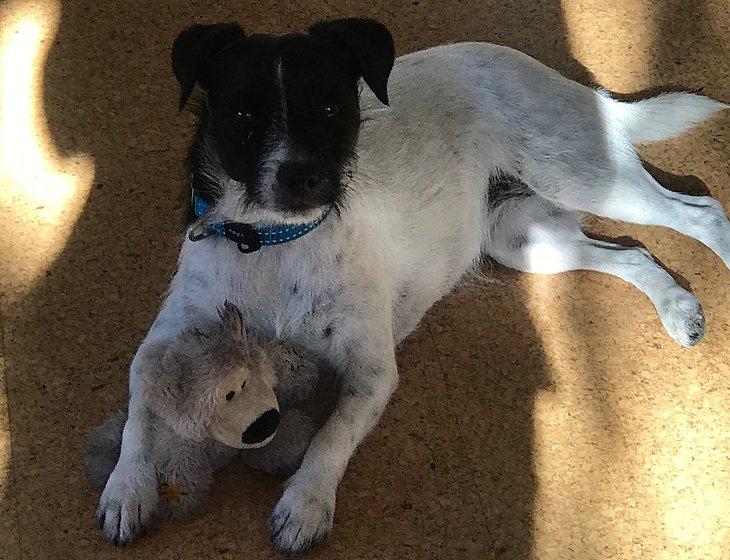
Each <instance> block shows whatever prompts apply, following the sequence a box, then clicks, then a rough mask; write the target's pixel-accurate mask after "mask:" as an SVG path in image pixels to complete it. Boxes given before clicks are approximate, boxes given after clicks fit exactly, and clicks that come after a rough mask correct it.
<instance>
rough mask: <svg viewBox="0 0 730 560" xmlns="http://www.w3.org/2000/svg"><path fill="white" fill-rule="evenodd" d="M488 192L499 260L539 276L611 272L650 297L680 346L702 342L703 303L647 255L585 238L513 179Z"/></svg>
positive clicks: (490, 242) (491, 238)
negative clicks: (573, 272)
mask: <svg viewBox="0 0 730 560" xmlns="http://www.w3.org/2000/svg"><path fill="white" fill-rule="evenodd" d="M490 194H491V197H492V202H490V203H489V208H488V212H487V224H486V226H487V232H486V233H487V235H486V247H485V250H486V252H487V253H488V254H489V255H490V256H491V257H493V258H494V259H495V260H496V261H498V262H499V263H501V264H503V265H505V266H508V267H510V268H515V269H517V270H522V271H524V272H533V273H537V274H555V273H558V272H566V271H570V270H595V271H599V272H606V273H608V274H612V275H614V276H617V277H619V278H621V279H623V280H625V281H627V282H629V283H631V284H633V285H634V286H636V287H637V288H639V289H640V290H641V291H642V292H644V293H645V294H646V295H647V296H648V297H649V299H650V300H651V302H652V303H653V304H654V307H655V308H656V310H657V313H658V314H659V318H660V319H661V321H662V324H663V325H664V328H665V329H666V330H667V332H668V333H669V335H670V336H671V337H672V338H674V339H675V340H676V341H677V342H679V343H680V344H681V345H682V346H694V345H695V344H697V342H698V341H699V340H700V338H701V337H702V335H703V334H704V330H705V319H704V316H703V315H702V307H701V306H700V303H699V301H697V298H695V296H694V295H692V294H691V293H690V292H688V291H686V290H685V289H683V288H682V287H680V286H679V285H678V284H677V283H676V282H675V281H674V279H673V278H672V277H671V276H670V275H669V273H667V271H665V270H664V269H663V268H662V267H661V266H659V265H658V264H657V263H656V262H655V261H654V259H653V258H652V256H651V254H650V253H649V252H648V251H646V250H645V249H642V248H638V247H623V246H621V245H618V244H616V243H608V242H605V241H598V240H596V239H591V238H589V237H587V236H586V235H585V234H584V233H583V231H582V230H581V228H580V224H579V222H578V218H577V216H576V214H575V213H573V212H570V211H566V210H565V209H563V208H561V207H559V206H556V205H554V204H552V203H551V202H549V201H547V200H545V199H543V198H541V197H539V196H537V195H535V194H534V193H533V192H532V191H530V189H529V188H528V187H527V185H525V184H524V183H521V182H520V181H519V180H518V179H515V178H513V177H509V176H501V178H499V179H498V180H496V181H493V182H492V185H491V186H490Z"/></svg>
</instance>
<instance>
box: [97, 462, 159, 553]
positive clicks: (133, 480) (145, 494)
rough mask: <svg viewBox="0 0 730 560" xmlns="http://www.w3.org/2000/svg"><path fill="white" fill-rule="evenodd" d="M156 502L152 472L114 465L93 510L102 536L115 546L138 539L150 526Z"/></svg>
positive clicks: (146, 468)
mask: <svg viewBox="0 0 730 560" xmlns="http://www.w3.org/2000/svg"><path fill="white" fill-rule="evenodd" d="M158 501H159V494H158V488H157V476H156V474H155V470H154V468H151V467H150V466H149V465H147V464H135V465H132V466H127V465H117V468H116V469H114V472H112V474H111V476H110V477H109V480H108V481H107V483H106V487H105V488H104V491H103V492H102V494H101V500H100V501H99V507H98V508H97V510H96V516H97V518H98V519H99V523H100V525H101V529H102V531H103V532H104V535H106V537H107V538H108V539H109V540H110V541H112V542H113V543H114V544H115V545H118V546H119V545H124V544H127V543H128V542H129V541H131V540H133V539H134V538H136V537H138V536H140V535H141V534H143V533H144V532H145V530H146V529H147V527H148V526H149V525H150V523H151V522H152V520H153V517H154V514H155V511H156V510H157V506H158Z"/></svg>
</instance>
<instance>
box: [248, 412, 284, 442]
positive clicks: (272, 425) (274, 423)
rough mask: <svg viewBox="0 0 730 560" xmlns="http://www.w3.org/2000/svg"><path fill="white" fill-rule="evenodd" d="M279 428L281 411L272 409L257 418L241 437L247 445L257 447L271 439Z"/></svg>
mask: <svg viewBox="0 0 730 560" xmlns="http://www.w3.org/2000/svg"><path fill="white" fill-rule="evenodd" d="M278 426H279V411H278V410H276V409H275V408H271V409H269V410H267V411H266V412H264V413H263V414H262V415H261V416H259V417H258V418H256V420H254V421H253V424H251V425H250V426H249V427H248V428H246V430H245V431H244V432H243V436H241V441H242V442H243V443H244V444H245V445H255V444H257V443H261V442H262V441H265V440H267V439H269V438H270V437H271V436H272V435H274V432H276V428H277V427H278Z"/></svg>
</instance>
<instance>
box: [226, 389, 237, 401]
mask: <svg viewBox="0 0 730 560" xmlns="http://www.w3.org/2000/svg"><path fill="white" fill-rule="evenodd" d="M235 396H236V392H235V391H228V394H227V395H226V400H227V401H230V400H231V399H232V398H233V397H235Z"/></svg>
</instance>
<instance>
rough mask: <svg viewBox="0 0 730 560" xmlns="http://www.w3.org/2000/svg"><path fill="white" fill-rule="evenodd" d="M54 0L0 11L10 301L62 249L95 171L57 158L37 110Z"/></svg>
mask: <svg viewBox="0 0 730 560" xmlns="http://www.w3.org/2000/svg"><path fill="white" fill-rule="evenodd" d="M60 10H61V7H60V2H58V1H44V2H30V1H14V2H13V1H11V2H8V3H6V4H5V5H4V6H3V7H2V8H0V208H1V209H2V212H1V213H0V226H1V227H2V231H3V242H2V244H0V287H1V288H2V291H3V292H4V296H5V297H6V298H9V300H16V299H18V298H20V297H22V295H23V294H25V293H27V292H28V291H29V290H30V289H31V288H32V286H33V284H34V283H35V281H36V280H37V279H38V278H39V277H40V276H41V275H42V274H43V273H44V271H45V270H46V269H47V268H48V267H49V266H50V265H51V264H52V263H53V261H54V260H55V258H56V257H57V256H58V254H59V253H60V252H61V251H62V250H63V248H64V246H65V244H66V242H67V240H68V237H69V235H70V233H71V231H72V229H73V227H74V225H75V224H76V221H77V220H78V217H79V215H80V214H81V212H82V210H83V207H84V203H85V201H86V198H87V196H88V193H89V190H90V187H91V183H92V180H93V173H94V166H93V161H92V159H91V158H90V157H88V156H85V155H80V156H73V157H68V158H64V157H61V156H59V154H58V152H57V151H56V149H55V146H54V145H53V139H52V138H51V135H50V133H49V131H48V126H47V123H46V121H45V117H44V113H43V71H44V66H45V61H46V58H47V56H48V51H49V49H50V48H51V45H52V44H53V38H54V37H55V34H56V31H57V28H58V22H59V19H60Z"/></svg>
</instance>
